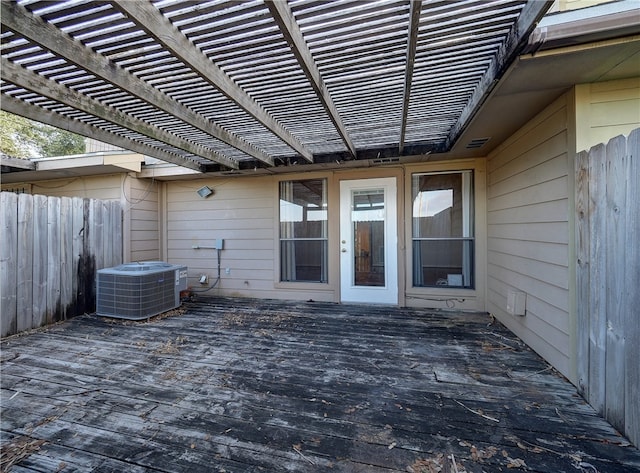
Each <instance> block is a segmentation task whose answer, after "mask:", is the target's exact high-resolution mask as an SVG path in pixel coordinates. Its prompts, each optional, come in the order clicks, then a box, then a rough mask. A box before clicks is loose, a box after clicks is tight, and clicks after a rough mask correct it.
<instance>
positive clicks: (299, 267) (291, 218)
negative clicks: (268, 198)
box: [280, 179, 328, 283]
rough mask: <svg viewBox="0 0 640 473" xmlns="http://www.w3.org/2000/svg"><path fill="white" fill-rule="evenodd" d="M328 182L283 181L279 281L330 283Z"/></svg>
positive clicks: (322, 180)
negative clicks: (328, 276) (328, 262)
mask: <svg viewBox="0 0 640 473" xmlns="http://www.w3.org/2000/svg"><path fill="white" fill-rule="evenodd" d="M327 223H328V220H327V180H326V179H307V180H299V181H282V182H280V281H283V282H293V281H295V282H319V283H326V282H327V242H328V239H327V234H328V231H327V227H328V225H327Z"/></svg>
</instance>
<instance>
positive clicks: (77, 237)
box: [70, 197, 84, 315]
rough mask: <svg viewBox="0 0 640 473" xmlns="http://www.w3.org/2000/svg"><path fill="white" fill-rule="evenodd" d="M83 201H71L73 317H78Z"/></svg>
mask: <svg viewBox="0 0 640 473" xmlns="http://www.w3.org/2000/svg"><path fill="white" fill-rule="evenodd" d="M83 213H84V199H82V198H81V197H74V198H73V199H72V201H71V220H72V223H71V228H72V242H71V251H72V253H73V254H72V266H71V277H72V282H71V292H72V301H71V307H72V308H71V309H70V310H71V312H72V314H73V315H79V312H78V311H79V307H78V291H79V288H80V284H79V280H78V270H79V265H80V258H81V255H82V252H83V248H82V242H83V238H84V236H83V235H84V219H83Z"/></svg>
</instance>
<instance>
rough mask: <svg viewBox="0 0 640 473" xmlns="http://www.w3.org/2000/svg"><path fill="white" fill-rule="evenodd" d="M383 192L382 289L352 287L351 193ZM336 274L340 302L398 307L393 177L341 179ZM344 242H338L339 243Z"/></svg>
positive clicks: (398, 268) (395, 200) (396, 201)
mask: <svg viewBox="0 0 640 473" xmlns="http://www.w3.org/2000/svg"><path fill="white" fill-rule="evenodd" d="M380 188H382V189H384V196H385V197H384V202H385V205H384V208H385V245H384V248H385V258H384V259H385V265H384V266H385V286H355V285H353V284H352V283H351V281H353V257H352V255H353V225H352V221H351V191H352V190H367V189H380ZM339 189H340V192H339V202H340V225H339V243H340V244H339V251H340V256H339V267H340V270H339V274H340V301H341V302H350V303H351V302H352V303H374V304H390V305H399V302H400V301H399V290H398V288H399V276H400V264H399V263H400V261H399V258H398V257H399V255H398V242H399V231H400V228H399V226H398V211H399V208H398V182H397V178H396V177H381V178H371V179H345V180H341V181H340V186H339ZM343 241H344V242H345V243H342V242H343Z"/></svg>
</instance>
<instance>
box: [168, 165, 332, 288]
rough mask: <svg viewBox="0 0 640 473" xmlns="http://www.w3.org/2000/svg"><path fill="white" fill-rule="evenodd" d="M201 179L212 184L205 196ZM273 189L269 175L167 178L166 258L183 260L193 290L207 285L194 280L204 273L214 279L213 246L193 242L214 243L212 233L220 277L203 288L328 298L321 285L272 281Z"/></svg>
mask: <svg viewBox="0 0 640 473" xmlns="http://www.w3.org/2000/svg"><path fill="white" fill-rule="evenodd" d="M295 178H296V177H292V179H295ZM203 185H208V186H209V187H210V188H211V189H213V190H214V194H213V195H212V196H210V197H208V198H206V199H203V198H201V197H199V196H198V194H197V193H196V191H197V190H198V189H199V188H200V187H202V186H203ZM277 192H278V187H277V181H276V180H275V179H274V178H272V177H256V178H247V177H242V178H232V179H207V180H198V181H193V182H185V181H176V182H170V183H167V199H166V201H167V203H166V218H167V225H166V229H167V235H166V241H167V255H168V260H169V261H170V262H173V263H179V264H185V265H187V266H188V268H189V285H190V286H192V288H193V289H194V290H196V291H199V290H203V289H206V287H207V286H202V285H200V284H199V282H198V280H199V277H200V275H202V274H206V275H207V276H208V277H209V281H210V283H213V282H214V281H215V279H216V277H217V264H218V263H217V252H216V250H213V249H193V246H194V245H197V246H205V247H206V246H213V245H214V243H215V239H217V238H223V239H224V249H223V250H222V252H221V255H220V256H221V261H220V264H221V280H220V282H219V283H218V286H217V287H216V288H214V289H212V290H210V291H208V292H206V293H204V294H206V295H212V296H213V295H224V296H243V297H255V298H282V299H310V298H312V299H315V300H328V301H331V300H333V292H332V291H328V290H327V286H326V285H322V286H321V285H315V286H314V287H312V288H309V285H304V286H303V285H298V287H299V289H297V288H296V285H291V286H286V285H285V286H284V287H280V285H278V284H277V281H278V275H277V274H276V269H275V268H276V266H277V265H276V264H275V263H276V260H277V258H278V249H277V248H278V246H277V242H278V237H279V235H278V223H277V222H278V198H277V195H278V194H277ZM303 288H304V289H303Z"/></svg>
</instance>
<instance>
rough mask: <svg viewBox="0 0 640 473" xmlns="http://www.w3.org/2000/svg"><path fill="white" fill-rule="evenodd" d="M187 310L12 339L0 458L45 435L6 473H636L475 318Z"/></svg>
mask: <svg viewBox="0 0 640 473" xmlns="http://www.w3.org/2000/svg"><path fill="white" fill-rule="evenodd" d="M184 308H185V309H186V310H185V311H184V313H177V314H176V315H175V316H172V317H166V318H158V319H154V320H152V321H150V322H142V323H133V322H123V321H112V320H109V319H102V318H97V317H95V316H86V317H80V318H76V319H73V320H71V321H69V322H65V323H63V324H59V325H55V326H52V327H49V328H47V329H44V330H39V331H36V332H34V333H31V334H29V335H25V336H18V337H11V338H8V339H5V340H4V341H3V344H2V358H1V360H2V389H1V390H0V399H1V402H2V442H3V449H4V450H6V451H11V447H12V445H13V443H12V442H14V441H15V439H17V438H20V437H22V436H27V438H30V439H34V440H38V439H42V440H46V443H45V444H43V445H42V446H40V448H39V450H37V451H35V450H34V451H33V452H31V454H30V455H27V456H26V457H25V458H23V459H22V461H20V462H19V463H18V465H16V467H15V470H14V471H55V470H56V469H58V468H60V466H61V465H63V466H64V469H63V470H62V471H125V470H126V471H140V472H141V471H163V472H177V471H189V472H197V471H202V472H210V471H226V472H253V471H255V472H258V471H301V472H308V471H337V472H360V471H362V472H374V473H375V472H380V473H382V472H399V471H402V472H407V471H414V472H426V471H437V470H435V469H434V468H436V467H442V468H443V470H442V471H454V468H453V464H452V460H451V458H450V457H449V455H452V454H453V455H454V457H455V461H456V466H457V468H458V470H459V471H463V470H466V471H468V472H480V471H506V470H507V469H509V470H511V471H518V470H522V471H524V470H527V471H539V472H553V473H556V472H564V471H567V472H569V471H570V472H575V471H580V468H581V467H582V468H583V469H585V470H584V471H592V470H589V469H590V468H591V467H590V466H589V465H593V467H594V468H597V469H598V471H600V472H605V471H606V472H623V471H624V472H627V471H635V470H638V471H640V453H639V452H638V450H637V449H635V448H634V447H632V446H630V445H629V444H628V442H627V441H626V440H625V439H624V437H621V436H620V435H619V434H618V433H617V432H616V431H615V430H614V429H613V428H612V427H610V426H609V424H607V423H606V422H604V421H603V420H602V419H601V418H600V417H598V416H597V415H596V414H595V412H594V410H593V409H592V408H590V407H589V406H588V405H586V404H585V403H584V401H582V399H581V398H580V397H579V396H577V395H576V391H575V389H574V388H573V387H572V386H571V385H570V384H569V383H568V382H566V380H564V379H563V378H561V377H560V376H559V375H558V374H557V373H555V372H553V371H552V370H551V369H550V368H549V366H548V365H547V364H546V363H544V362H543V361H542V360H541V359H540V358H539V357H537V356H536V355H535V354H533V353H532V352H531V351H530V350H529V349H527V348H526V347H525V346H524V345H523V344H522V343H521V342H520V341H519V340H517V339H516V338H515V337H514V336H513V335H511V334H510V333H509V332H508V331H506V330H505V329H504V328H503V327H502V326H500V325H499V324H497V323H491V320H490V319H489V318H488V317H486V316H484V315H479V314H464V313H454V312H428V311H420V310H409V309H394V308H387V307H363V306H343V305H338V304H326V303H295V302H283V301H263V300H243V299H202V300H200V301H198V302H192V303H186V304H185V305H184ZM179 312H182V311H179ZM525 465H526V466H525ZM581 465H582V466H581ZM430 468H432V469H430Z"/></svg>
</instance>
